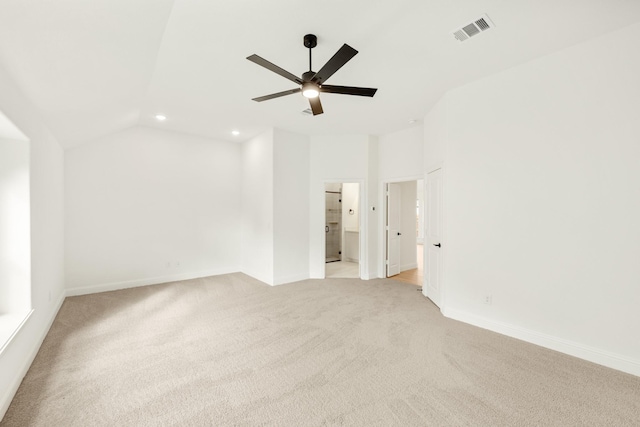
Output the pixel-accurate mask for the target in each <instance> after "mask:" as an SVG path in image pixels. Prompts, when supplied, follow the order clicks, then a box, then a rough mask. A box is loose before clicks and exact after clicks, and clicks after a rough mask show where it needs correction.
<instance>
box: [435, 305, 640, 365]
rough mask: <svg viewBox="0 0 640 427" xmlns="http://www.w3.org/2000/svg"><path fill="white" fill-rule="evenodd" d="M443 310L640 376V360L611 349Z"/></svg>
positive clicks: (538, 343) (468, 314)
mask: <svg viewBox="0 0 640 427" xmlns="http://www.w3.org/2000/svg"><path fill="white" fill-rule="evenodd" d="M442 314H443V315H444V316H445V317H448V318H450V319H454V320H459V321H461V322H464V323H468V324H470V325H474V326H478V327H480V328H483V329H488V330H490V331H493V332H497V333H499V334H502V335H507V336H509V337H512V338H516V339H519V340H522V341H526V342H529V343H532V344H536V345H539V346H541V347H546V348H549V349H551V350H555V351H559V352H561V353H565V354H568V355H570V356H574V357H577V358H580V359H584V360H588V361H589V362H593V363H597V364H599V365H603V366H606V367H608V368H612V369H616V370H618V371H622V372H626V373H628V374H632V375H636V376H640V360H633V359H631V358H629V357H626V356H622V355H619V354H616V353H611V352H609V351H606V350H601V349H599V348H595V347H590V346H587V345H584V344H581V343H578V342H574V341H569V340H565V339H563V338H559V337H556V336H553V335H547V334H543V333H540V332H536V331H532V330H529V329H525V328H521V327H519V326H514V325H511V324H507V323H503V322H497V321H495V320H491V319H487V318H484V317H481V316H477V315H475V314H470V313H467V312H464V311H460V310H455V309H451V308H446V307H445V308H444V309H443V310H442Z"/></svg>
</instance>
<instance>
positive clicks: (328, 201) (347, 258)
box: [324, 182, 360, 278]
mask: <svg viewBox="0 0 640 427" xmlns="http://www.w3.org/2000/svg"><path fill="white" fill-rule="evenodd" d="M359 203H360V184H358V183H348V182H344V183H335V182H330V183H325V227H324V231H325V277H326V278H336V277H360V220H359V218H360V206H359Z"/></svg>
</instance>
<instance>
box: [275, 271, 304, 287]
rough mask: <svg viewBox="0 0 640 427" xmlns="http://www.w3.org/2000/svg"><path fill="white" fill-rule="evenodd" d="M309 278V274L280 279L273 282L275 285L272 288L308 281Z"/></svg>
mask: <svg viewBox="0 0 640 427" xmlns="http://www.w3.org/2000/svg"><path fill="white" fill-rule="evenodd" d="M308 278H309V274H307V273H301V274H294V275H292V276H286V277H280V278H277V279H275V280H274V281H273V285H271V286H279V285H286V284H287V283H293V282H300V281H301V280H307V279H308Z"/></svg>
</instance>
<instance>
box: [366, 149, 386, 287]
mask: <svg viewBox="0 0 640 427" xmlns="http://www.w3.org/2000/svg"><path fill="white" fill-rule="evenodd" d="M367 148H368V150H367V174H368V175H367V185H366V187H365V188H362V187H360V192H361V194H362V193H363V192H364V194H365V195H366V198H365V199H364V201H363V207H362V211H363V215H362V216H361V218H366V220H367V221H366V222H365V223H362V221H361V222H360V242H361V245H362V235H363V233H364V231H366V247H365V248H364V249H366V250H363V247H362V246H360V263H361V264H362V263H363V262H364V276H362V278H363V279H373V278H375V277H384V273H383V274H380V269H382V268H384V267H383V264H384V263H383V262H382V258H381V257H380V248H382V247H383V245H382V243H381V240H380V237H379V235H378V230H379V229H380V219H381V218H383V217H384V215H383V214H382V204H381V199H380V188H381V186H380V174H379V171H378V169H379V167H378V165H379V159H380V138H379V137H377V136H369V137H368V138H367ZM363 230H364V231H363Z"/></svg>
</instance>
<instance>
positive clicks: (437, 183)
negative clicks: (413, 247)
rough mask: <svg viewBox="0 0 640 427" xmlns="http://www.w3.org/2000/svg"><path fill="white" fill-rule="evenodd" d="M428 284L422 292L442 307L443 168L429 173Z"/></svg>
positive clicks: (427, 186) (427, 213) (427, 214)
mask: <svg viewBox="0 0 640 427" xmlns="http://www.w3.org/2000/svg"><path fill="white" fill-rule="evenodd" d="M426 190H427V203H426V217H427V226H426V229H425V231H426V233H425V253H426V266H425V267H426V274H425V280H426V286H423V287H422V293H423V294H424V295H425V296H426V297H428V298H429V299H430V300H431V301H433V302H434V304H435V305H437V306H438V307H440V301H441V298H442V291H441V284H442V241H441V238H442V169H437V170H435V171H433V172H430V173H429V174H427V181H426Z"/></svg>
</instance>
